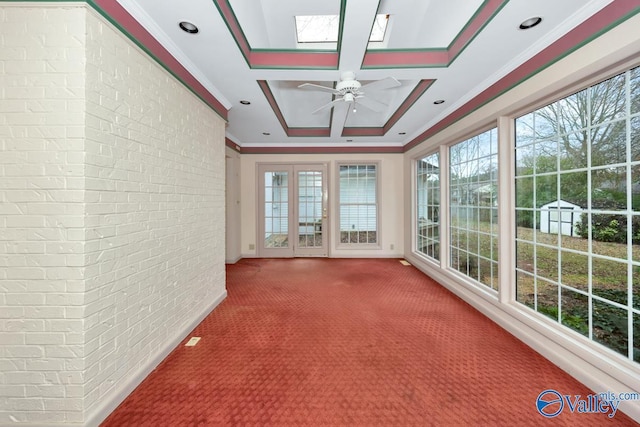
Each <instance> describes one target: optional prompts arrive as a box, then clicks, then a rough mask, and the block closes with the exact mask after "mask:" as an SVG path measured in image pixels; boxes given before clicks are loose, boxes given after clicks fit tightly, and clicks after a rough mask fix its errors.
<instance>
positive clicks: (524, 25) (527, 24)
mask: <svg viewBox="0 0 640 427" xmlns="http://www.w3.org/2000/svg"><path fill="white" fill-rule="evenodd" d="M541 22H542V18H541V17H539V16H534V17H532V18H529V19H525V20H524V21H522V22H521V23H520V26H519V27H518V28H520V29H521V30H528V29H530V28H533V27H535V26H536V25H538V24H539V23H541Z"/></svg>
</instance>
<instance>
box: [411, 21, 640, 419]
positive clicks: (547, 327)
mask: <svg viewBox="0 0 640 427" xmlns="http://www.w3.org/2000/svg"><path fill="white" fill-rule="evenodd" d="M639 28H640V16H638V15H636V16H635V17H633V18H631V19H629V20H628V21H626V22H624V23H622V24H621V25H619V26H618V27H616V28H614V29H612V30H611V31H609V32H608V33H605V34H604V35H602V36H600V37H599V38H598V39H595V40H594V41H592V42H590V43H589V44H587V45H585V46H584V47H582V48H580V49H579V50H577V51H576V52H574V53H572V54H571V55H569V56H567V57H565V58H563V59H562V60H560V61H558V62H556V63H555V64H553V65H551V66H550V67H548V68H547V69H545V70H543V71H541V72H540V73H538V74H536V75H535V76H533V77H531V78H530V79H528V80H526V81H525V82H523V83H521V84H519V85H517V86H515V87H514V88H513V89H511V90H509V91H508V92H507V93H505V94H503V95H501V96H499V97H498V98H496V99H494V100H493V101H491V102H490V103H488V104H486V105H484V106H482V107H481V108H479V109H477V110H475V111H474V112H472V113H471V114H469V115H467V116H465V117H464V118H463V119H461V120H459V121H458V122H456V123H454V124H453V125H451V126H449V127H448V128H446V129H444V130H443V131H442V132H440V133H439V134H437V135H434V136H433V137H432V138H430V139H428V140H426V141H424V142H423V143H422V144H419V145H418V146H416V147H414V148H413V149H411V150H410V151H408V152H407V153H405V167H404V169H405V172H404V188H405V190H404V194H405V204H406V210H405V236H406V240H405V256H406V258H407V259H408V260H410V261H411V262H412V263H413V264H414V265H415V266H417V267H418V268H420V269H421V270H423V271H424V272H425V273H427V274H428V275H430V276H431V277H433V278H435V279H436V280H438V281H439V282H440V283H442V284H443V285H444V286H445V287H447V288H448V289H450V290H451V291H452V292H454V293H456V294H457V295H459V296H460V297H461V298H463V299H464V300H465V301H467V302H469V303H470V304H471V305H472V306H474V307H476V308H477V309H478V310H480V311H481V312H482V313H484V314H485V315H487V316H488V317H489V318H491V319H493V320H494V321H495V322H496V323H498V324H500V325H501V326H502V327H504V328H505V329H506V330H508V331H510V332H511V333H513V334H514V335H515V336H517V337H518V338H520V339H521V340H523V341H524V342H525V343H527V344H528V345H530V346H531V347H533V348H534V349H535V350H537V351H538V352H540V353H541V354H542V355H544V356H545V357H547V358H548V359H550V360H551V361H552V362H554V363H555V364H557V365H558V366H559V367H561V368H562V369H564V370H565V371H567V372H568V373H569V374H571V375H572V376H574V377H575V378H577V379H578V380H579V381H581V382H582V383H584V384H585V385H587V386H588V387H590V388H591V389H592V390H594V391H596V392H604V391H613V392H634V391H635V392H640V380H639V378H640V369H639V367H638V365H637V363H633V362H630V361H629V360H625V359H623V358H621V357H617V355H613V353H612V352H610V351H608V350H606V349H604V348H601V347H600V346H597V345H595V344H592V343H590V342H588V340H586V339H583V338H582V337H580V336H578V334H574V333H572V332H571V331H567V330H566V329H564V328H562V327H561V326H559V325H557V324H556V323H554V322H551V321H546V320H545V319H541V318H540V316H536V315H533V314H531V313H529V312H528V311H527V310H524V309H522V308H520V306H519V304H517V303H515V302H514V295H513V294H512V290H513V283H514V278H513V275H514V271H515V268H514V253H515V250H514V237H513V236H514V234H515V218H514V214H513V209H512V208H511V207H510V203H512V200H511V199H512V198H513V176H512V174H513V169H512V165H511V163H510V162H512V159H513V155H512V151H511V149H510V147H509V138H512V135H513V134H514V133H513V130H512V129H511V128H510V123H511V122H510V120H509V119H508V118H509V117H515V116H517V115H518V114H522V113H524V112H525V111H528V110H530V109H533V107H532V105H535V104H537V103H540V104H541V105H544V102H548V101H551V100H554V99H558V98H561V97H562V96H563V95H567V94H570V93H572V92H573V91H575V90H577V89H581V88H583V87H585V86H587V85H588V84H589V83H590V82H595V81H596V80H598V79H602V78H603V76H604V75H606V74H614V73H616V72H619V71H622V70H625V69H627V68H628V67H630V66H636V65H638V54H639V53H640V32H639V31H638V29H639ZM498 123H500V127H499V132H500V133H499V138H500V150H501V153H500V155H499V161H500V171H499V174H500V189H499V192H500V194H499V201H500V206H499V208H498V209H499V215H500V223H499V226H500V248H499V250H500V263H501V267H500V273H501V279H500V280H501V293H500V294H499V295H498V297H497V298H496V296H495V295H492V294H490V293H489V292H485V291H484V290H483V289H482V288H480V287H476V286H474V285H472V284H470V283H469V282H466V281H465V280H463V279H461V278H460V276H458V275H456V274H454V273H452V272H451V271H450V270H449V269H447V268H446V267H443V268H440V267H439V266H437V265H435V264H434V263H431V262H428V261H426V260H424V259H423V258H421V257H420V256H417V255H416V254H415V253H414V251H413V247H412V245H413V241H412V238H411V236H412V235H413V234H414V231H413V227H412V221H413V218H412V215H411V208H410V207H411V203H412V198H413V197H414V196H413V194H412V191H413V190H412V189H413V188H414V185H413V179H414V178H413V175H412V168H413V167H414V162H415V160H416V159H417V158H420V157H422V156H424V155H425V154H427V153H429V152H432V151H434V150H436V151H437V150H438V149H439V148H440V149H442V151H441V152H443V151H446V148H447V146H448V145H450V144H453V143H456V142H459V141H460V140H462V139H464V138H466V137H469V136H471V135H473V134H475V133H477V132H478V131H479V130H481V129H484V128H486V126H488V125H490V126H496V125H497V124H498ZM443 178H444V179H445V183H444V185H445V187H444V190H443V191H445V192H446V191H448V190H447V189H446V177H443ZM441 212H444V210H441ZM441 219H444V220H445V221H446V217H444V215H442V216H441ZM444 233H446V230H442V232H441V235H442V234H444ZM445 258H446V257H445ZM445 262H446V260H445ZM540 391H542V390H540ZM567 393H571V391H567ZM533 404H534V403H533V402H532V405H533ZM620 409H621V410H623V411H624V412H626V413H627V414H629V415H630V416H632V417H633V418H634V419H635V420H637V421H640V401H634V402H623V403H622V404H621V406H620Z"/></svg>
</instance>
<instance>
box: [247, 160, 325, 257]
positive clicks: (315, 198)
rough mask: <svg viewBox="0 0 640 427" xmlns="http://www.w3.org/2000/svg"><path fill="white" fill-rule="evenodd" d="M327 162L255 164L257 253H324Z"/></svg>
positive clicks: (264, 254)
mask: <svg viewBox="0 0 640 427" xmlns="http://www.w3.org/2000/svg"><path fill="white" fill-rule="evenodd" d="M326 176H327V165H326V164H325V163H318V164H259V165H258V188H259V189H260V190H259V192H258V193H259V204H258V215H259V216H258V218H259V219H258V240H259V243H258V256H261V257H267V258H286V257H307V256H320V257H321V256H327V254H328V250H327V248H328V244H327V234H328V233H327V196H328V195H327V180H326Z"/></svg>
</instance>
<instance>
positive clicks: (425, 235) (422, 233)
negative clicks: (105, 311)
mask: <svg viewBox="0 0 640 427" xmlns="http://www.w3.org/2000/svg"><path fill="white" fill-rule="evenodd" d="M416 179H417V181H416V192H417V194H416V206H417V212H416V218H417V224H416V231H417V233H418V235H417V239H416V242H417V248H416V249H417V251H418V252H419V253H422V254H424V255H426V256H428V257H430V258H433V259H435V260H438V259H440V254H439V236H440V155H439V154H438V153H434V154H431V155H429V156H426V157H424V158H422V159H420V160H418V161H417V176H416Z"/></svg>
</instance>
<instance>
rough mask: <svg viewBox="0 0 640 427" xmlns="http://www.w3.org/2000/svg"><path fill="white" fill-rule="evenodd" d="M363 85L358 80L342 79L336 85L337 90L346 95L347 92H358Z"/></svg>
mask: <svg viewBox="0 0 640 427" xmlns="http://www.w3.org/2000/svg"><path fill="white" fill-rule="evenodd" d="M361 86H362V85H361V84H360V82H359V81H357V80H341V81H339V82H338V84H337V85H336V90H337V91H338V92H340V94H341V95H345V94H347V93H354V94H357V93H358V92H359V90H360V87H361Z"/></svg>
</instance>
